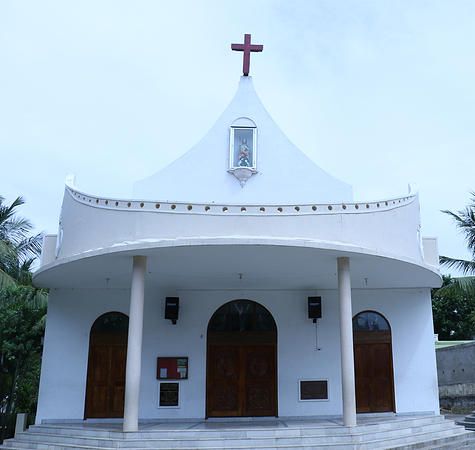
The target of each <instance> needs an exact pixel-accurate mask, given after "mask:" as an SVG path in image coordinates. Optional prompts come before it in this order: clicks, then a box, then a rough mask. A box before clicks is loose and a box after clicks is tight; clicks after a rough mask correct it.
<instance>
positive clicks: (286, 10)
mask: <svg viewBox="0 0 475 450" xmlns="http://www.w3.org/2000/svg"><path fill="white" fill-rule="evenodd" d="M244 33H252V40H253V42H255V43H261V44H264V52H263V53H261V54H257V55H252V57H251V75H253V79H254V85H255V87H256V90H257V92H258V94H259V96H260V97H261V99H262V101H263V103H264V105H265V106H266V108H267V109H268V111H269V112H270V114H271V115H272V116H273V118H274V119H275V121H276V122H277V124H279V126H280V127H281V128H282V129H283V130H284V132H285V133H286V134H287V135H288V137H289V138H290V139H291V140H292V141H293V142H294V143H295V144H296V145H297V146H299V147H300V148H301V149H302V150H303V151H304V152H306V153H307V154H308V155H309V156H310V157H312V158H313V159H314V160H315V162H316V163H317V164H318V165H320V166H321V167H322V168H323V169H325V170H326V171H328V172H330V173H331V174H333V175H334V176H336V177H338V178H340V179H342V180H344V181H346V182H349V183H350V184H352V185H353V187H354V192H355V198H356V199H358V200H372V199H377V198H384V197H389V196H398V195H405V194H406V192H407V184H408V183H416V184H417V186H418V188H419V191H420V197H421V204H422V226H423V234H424V235H428V236H438V237H439V247H440V252H441V254H446V255H449V256H456V257H469V255H468V253H467V252H466V249H465V244H464V241H463V238H462V236H461V235H459V234H458V233H457V231H456V229H455V226H454V224H453V223H452V221H451V220H450V218H449V217H447V216H445V215H444V214H442V213H441V212H440V210H442V209H450V210H454V211H456V210H459V209H461V208H463V207H464V206H465V205H466V204H467V203H468V202H469V200H470V192H471V191H475V177H474V167H475V151H474V149H475V123H474V118H475V2H474V1H472V0H465V1H463V0H451V1H437V0H432V1H423V0H399V1H392V0H374V1H369V0H366V1H365V0H355V1H351V0H345V1H343V0H327V1H323V0H319V1H308V0H303V1H290V0H285V1H277V0H274V1H262V0H259V1H256V0H253V1H244V0H240V1H236V0H235V1H225V0H220V1H192V0H189V1H176V0H174V1H172V2H170V1H167V2H165V1H128V2H125V1H117V0H111V1H97V0H95V1H85V0H81V1H65V0H58V1H21V0H11V1H10V0H0V64H1V66H0V67H1V70H0V156H1V159H0V161H1V165H2V170H1V178H0V195H3V196H4V197H6V198H7V200H8V201H11V200H13V198H15V197H16V196H17V195H23V196H24V197H25V199H26V201H27V204H26V205H25V206H24V207H23V208H22V210H21V214H22V215H24V216H26V217H28V218H29V219H31V221H32V222H34V224H35V226H36V228H37V229H38V230H44V231H47V232H56V228H57V220H58V216H59V210H60V205H61V200H62V195H63V186H64V180H65V177H66V175H68V174H69V173H74V174H76V176H77V182H78V186H79V188H80V190H83V191H86V192H88V193H91V194H96V193H97V194H102V195H114V196H122V197H127V196H129V195H130V193H131V191H132V184H133V182H135V181H136V180H138V179H141V178H144V177H146V176H148V175H150V174H152V173H154V172H156V171H157V170H158V169H160V168H161V167H163V166H164V165H165V164H166V163H169V162H171V161H172V160H174V159H176V158H177V157H178V156H180V155H181V154H182V153H184V152H185V151H187V150H188V149H189V148H190V147H191V146H192V145H193V144H195V143H196V142H197V141H198V140H199V139H200V138H201V137H202V136H203V135H204V134H205V132H206V131H207V130H208V129H209V128H210V127H211V126H212V124H213V123H214V121H215V120H216V119H217V118H218V116H219V115H220V114H221V112H222V111H223V110H224V108H225V107H226V106H227V104H228V102H229V101H230V100H231V98H232V96H233V95H234V92H235V89H236V87H237V83H238V80H239V76H240V74H241V67H242V54H241V53H237V52H231V51H230V44H231V43H232V42H236V43H239V42H242V40H243V34H244ZM289 173H290V170H289Z"/></svg>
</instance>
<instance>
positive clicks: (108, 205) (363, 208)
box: [67, 187, 415, 216]
mask: <svg viewBox="0 0 475 450" xmlns="http://www.w3.org/2000/svg"><path fill="white" fill-rule="evenodd" d="M67 189H68V191H69V192H70V193H71V195H72V196H73V197H74V198H75V199H76V200H77V201H79V202H81V203H90V204H92V205H91V206H93V207H97V208H103V209H124V208H127V209H129V210H130V211H134V210H135V211H137V210H144V211H157V210H160V211H157V212H162V211H163V212H164V213H166V212H168V213H172V212H173V213H174V214H176V213H180V214H205V213H209V214H212V215H219V214H223V213H226V214H230V215H237V214H240V213H246V215H251V216H252V215H278V214H285V215H322V214H367V213H371V212H373V211H374V212H376V210H378V211H384V210H389V209H395V208H399V207H402V206H404V204H408V203H411V202H412V201H413V200H414V199H415V196H414V195H412V196H409V197H401V198H396V199H390V200H385V201H381V202H370V203H362V204H361V203H360V204H358V203H350V204H348V203H341V204H337V203H336V204H320V205H315V204H314V205H312V204H310V205H308V204H307V205H284V206H272V205H270V206H269V205H245V206H244V205H222V204H221V205H214V204H212V205H209V204H208V205H206V204H191V203H168V202H164V203H155V202H147V201H140V200H139V201H132V200H131V201H124V200H122V201H119V200H115V199H108V198H102V199H101V198H97V197H91V196H88V195H86V194H83V193H81V192H77V191H74V190H73V189H71V188H70V187H68V188H67ZM162 205H165V206H168V207H169V209H168V210H167V209H165V210H164V209H163V208H162Z"/></svg>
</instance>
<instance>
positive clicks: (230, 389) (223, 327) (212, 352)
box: [206, 300, 277, 417]
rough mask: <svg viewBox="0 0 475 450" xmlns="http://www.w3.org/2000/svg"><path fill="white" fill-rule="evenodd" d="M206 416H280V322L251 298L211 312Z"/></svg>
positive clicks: (233, 302) (208, 340) (208, 337)
mask: <svg viewBox="0 0 475 450" xmlns="http://www.w3.org/2000/svg"><path fill="white" fill-rule="evenodd" d="M207 346H208V348H207V372H206V416H207V417H251V416H252V417H256V416H277V326H276V323H275V321H274V318H273V317H272V314H271V313H270V312H269V311H268V310H267V309H266V308H264V307H263V306H262V305H260V304H259V303H256V302H254V301H251V300H234V301H231V302H229V303H226V304H224V305H223V306H221V307H220V308H219V309H218V310H217V311H216V312H215V313H214V314H213V316H212V317H211V319H210V321H209V324H208V334H207Z"/></svg>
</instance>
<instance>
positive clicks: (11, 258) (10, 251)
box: [0, 196, 41, 286]
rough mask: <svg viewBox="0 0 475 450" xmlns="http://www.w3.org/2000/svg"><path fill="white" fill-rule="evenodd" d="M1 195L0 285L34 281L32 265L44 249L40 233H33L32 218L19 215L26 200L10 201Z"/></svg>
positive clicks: (19, 198)
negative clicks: (18, 211)
mask: <svg viewBox="0 0 475 450" xmlns="http://www.w3.org/2000/svg"><path fill="white" fill-rule="evenodd" d="M4 201H5V199H4V198H3V197H1V196H0V286H3V285H5V284H8V285H11V284H14V283H19V284H28V285H30V284H31V267H32V264H33V262H34V261H35V259H36V258H37V257H38V256H39V254H40V251H41V235H40V234H36V235H33V236H31V235H30V232H31V229H32V228H33V227H32V225H31V223H30V221H29V220H27V219H24V218H22V217H18V216H17V215H16V212H17V208H18V207H19V206H21V205H23V204H24V200H23V198H22V197H17V198H16V199H15V200H14V201H13V202H12V204H11V205H6V204H4Z"/></svg>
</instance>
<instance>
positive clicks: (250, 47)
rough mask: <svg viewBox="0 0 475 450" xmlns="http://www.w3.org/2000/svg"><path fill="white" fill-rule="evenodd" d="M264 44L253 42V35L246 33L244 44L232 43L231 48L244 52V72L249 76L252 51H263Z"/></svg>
mask: <svg viewBox="0 0 475 450" xmlns="http://www.w3.org/2000/svg"><path fill="white" fill-rule="evenodd" d="M263 49H264V46H263V45H257V44H251V35H250V34H245V35H244V44H231V50H236V51H238V52H244V55H243V60H242V74H243V75H244V76H245V77H247V76H248V75H249V66H250V65H251V52H262V50H263Z"/></svg>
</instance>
